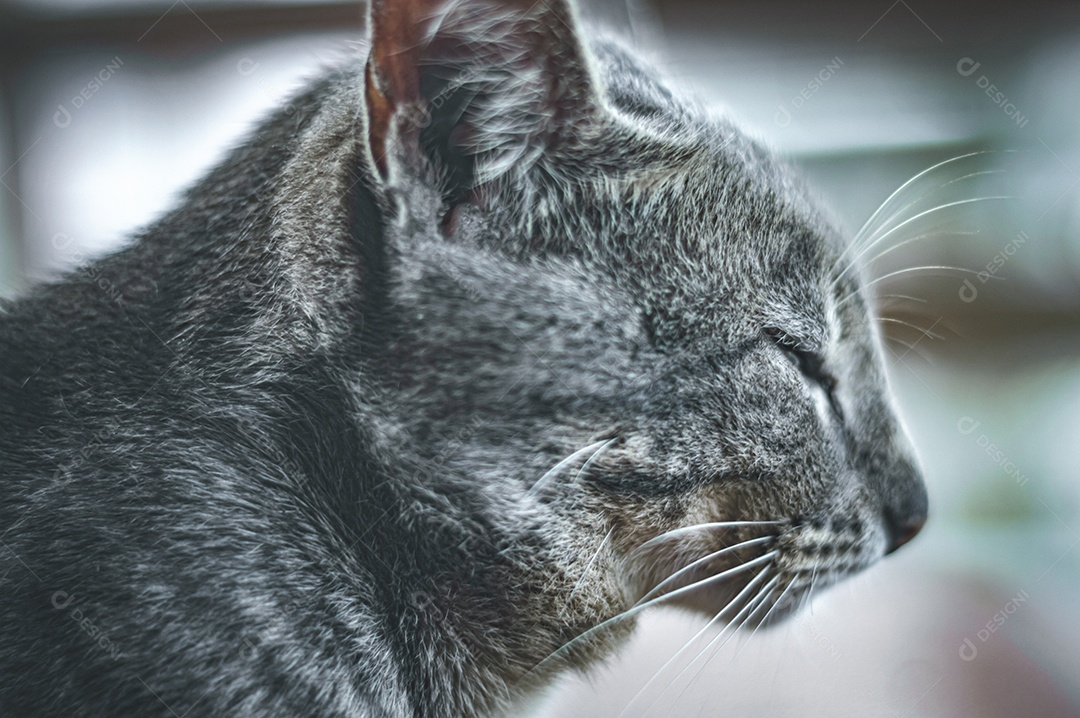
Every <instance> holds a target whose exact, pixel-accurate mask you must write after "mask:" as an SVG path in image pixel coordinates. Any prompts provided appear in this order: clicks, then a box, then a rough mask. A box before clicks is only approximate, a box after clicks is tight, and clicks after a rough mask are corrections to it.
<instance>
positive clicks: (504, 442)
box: [0, 0, 926, 718]
mask: <svg viewBox="0 0 1080 718" xmlns="http://www.w3.org/2000/svg"><path fill="white" fill-rule="evenodd" d="M530 8H531V9H530ZM372 13H373V17H372V23H371V25H372V27H373V28H374V30H373V38H372V47H373V48H374V49H373V51H372V52H371V53H370V55H369V54H368V53H367V51H365V52H364V53H363V56H362V57H359V58H357V59H355V60H351V61H349V62H347V63H345V64H343V65H342V66H341V67H340V68H338V69H335V70H332V71H330V72H327V73H326V74H325V75H324V76H323V77H321V78H320V79H318V80H317V81H315V82H313V83H312V84H311V86H310V87H309V88H308V89H307V90H306V91H304V92H303V94H301V95H300V96H299V97H298V98H296V99H294V100H293V101H292V102H291V103H290V105H289V110H288V111H284V110H283V111H281V112H279V113H278V114H275V115H274V116H272V117H270V118H269V119H268V120H267V121H265V122H264V123H263V124H262V125H260V126H259V127H258V128H257V129H256V130H255V132H254V133H253V134H252V135H251V138H250V139H249V140H248V141H247V142H245V143H244V144H243V145H242V146H240V147H239V148H237V149H236V150H235V151H234V152H232V153H231V154H230V155H229V157H228V158H227V159H226V160H225V161H224V162H222V163H221V165H220V166H219V167H218V168H217V169H215V170H214V171H212V172H211V173H210V174H209V175H208V176H207V177H206V178H205V179H204V180H203V181H201V182H200V183H199V184H197V185H196V186H195V187H194V188H193V189H192V190H191V191H190V192H189V194H188V195H187V197H186V199H185V200H184V202H183V203H182V204H181V205H180V206H179V207H178V208H176V209H175V210H173V211H172V212H170V213H168V214H167V215H165V216H164V217H163V218H162V219H160V220H159V221H158V222H156V223H155V224H154V225H153V226H151V227H150V228H149V229H147V230H146V231H144V232H142V233H141V234H140V235H139V236H138V237H137V238H136V239H135V241H134V242H133V243H132V244H131V245H130V246H129V247H128V248H126V249H124V250H122V251H120V252H118V253H116V254H113V255H112V256H109V257H105V258H103V259H101V260H99V261H96V262H93V263H92V264H90V265H88V266H87V267H85V268H83V269H81V270H79V271H76V272H74V273H72V274H70V275H69V276H67V277H65V278H64V279H63V280H62V281H59V282H55V283H51V284H46V285H43V286H39V287H37V288H36V289H35V290H34V291H33V292H31V293H30V294H29V295H28V296H26V297H23V298H21V299H18V300H17V301H12V302H9V303H7V304H6V305H4V309H3V314H0V492H2V501H0V527H2V535H0V541H2V545H0V636H2V639H3V640H2V641H0V714H3V715H13V716H37V715H70V716H169V715H173V714H175V715H183V716H185V717H186V718H196V717H197V716H222V715H252V716H302V715H303V716H364V717H375V716H395V717H396V716H425V717H428V716H430V717H436V716H480V715H497V714H509V715H514V714H515V712H514V711H515V710H516V709H515V708H514V706H515V705H516V704H517V702H518V701H519V700H521V699H522V698H525V697H527V696H529V695H530V694H532V693H533V692H535V690H536V689H538V688H539V687H541V686H543V685H545V684H547V683H549V682H550V680H551V679H552V677H554V676H555V675H557V674H558V673H559V672H560V671H561V670H564V669H566V668H569V667H573V668H584V667H587V666H589V665H591V664H593V663H594V662H595V661H597V660H599V659H600V658H602V657H604V656H606V655H609V654H610V653H611V652H612V651H613V650H615V649H616V648H617V646H618V645H619V643H620V641H621V640H622V639H624V638H625V637H626V636H627V635H628V633H629V631H630V629H631V627H632V624H633V617H632V616H629V617H628V618H626V619H625V620H615V621H612V622H610V623H606V624H604V626H605V628H604V630H592V631H590V629H593V628H594V627H596V626H598V625H599V624H601V623H603V622H604V621H606V620H608V619H611V618H612V617H614V616H618V615H620V614H622V612H624V611H627V610H628V609H630V608H631V607H632V606H633V605H634V604H635V603H636V602H638V601H639V599H642V597H648V596H649V595H650V591H651V590H652V589H653V588H654V587H655V586H657V585H658V584H661V583H662V582H663V581H664V580H665V579H666V578H667V577H668V576H670V575H671V574H673V573H674V572H675V571H676V570H677V569H679V568H680V567H682V566H685V565H687V564H688V563H690V562H692V561H694V560H696V559H699V558H701V557H703V556H706V555H707V554H709V553H711V552H713V551H716V550H718V549H720V548H722V547H724V546H728V545H731V544H733V543H734V542H735V541H742V540H749V539H752V538H755V537H766V536H768V537H769V539H768V541H769V542H770V543H768V544H767V548H768V551H769V552H770V553H768V554H766V551H765V548H757V547H756V546H757V544H756V545H755V548H747V549H744V550H739V551H732V552H730V553H727V554H724V555H722V556H720V557H717V558H716V559H715V560H709V561H705V562H703V563H702V564H701V565H700V566H699V567H698V568H696V569H695V570H693V571H687V572H684V573H683V574H680V575H679V576H677V577H676V579H672V580H671V581H669V582H668V583H667V584H665V585H664V586H662V587H661V589H658V590H657V591H652V595H658V594H659V593H664V592H665V591H672V590H675V589H679V588H683V587H686V586H688V585H689V584H690V583H691V581H696V580H699V579H702V578H708V577H709V576H711V575H715V574H718V573H719V572H721V571H723V570H726V569H730V568H733V567H736V566H738V565H741V564H743V563H744V562H746V561H750V560H752V559H754V558H756V557H759V556H767V557H768V558H767V560H766V559H763V561H762V563H761V564H760V565H759V567H758V568H754V569H753V570H746V571H744V572H743V573H741V574H738V575H736V576H734V577H733V578H732V579H731V580H729V581H716V582H706V583H705V584H704V585H703V586H702V587H701V588H699V589H697V590H686V591H681V592H679V593H677V594H675V595H673V596H672V599H673V601H675V602H679V603H682V604H683V605H686V606H690V607H693V608H697V609H700V610H703V611H705V612H707V613H708V614H709V615H712V614H715V613H716V612H717V611H719V610H720V609H721V608H723V607H724V606H725V604H727V603H728V601H729V600H731V599H732V598H733V597H735V596H736V594H737V593H738V592H739V591H740V590H742V589H743V588H744V587H745V586H747V585H748V583H749V582H750V581H751V580H752V579H754V580H760V581H761V582H762V584H764V583H765V581H764V578H765V576H764V575H763V573H762V572H763V571H765V570H766V569H767V570H768V571H769V572H770V573H769V574H768V576H769V577H771V578H775V579H777V580H776V581H774V582H773V583H772V588H771V590H770V593H768V594H765V593H761V594H760V595H759V598H760V601H759V603H758V604H757V606H758V607H760V608H763V609H767V610H762V611H760V612H759V611H758V610H757V609H756V608H755V609H754V610H753V611H752V612H751V613H750V616H751V622H752V623H753V622H759V621H762V620H765V617H766V616H767V617H768V620H769V621H770V622H771V621H772V620H773V619H775V618H778V617H779V616H781V615H782V614H784V613H787V612H789V611H790V610H792V609H793V608H794V607H795V606H797V605H798V604H799V603H800V601H801V599H802V598H803V597H804V596H805V594H806V593H807V591H808V589H809V584H810V582H811V578H812V577H813V579H814V580H815V581H816V583H817V584H818V585H825V584H828V583H831V582H834V581H835V580H837V579H839V578H840V577H842V576H844V575H846V574H849V573H852V572H854V571H857V570H860V569H861V568H863V567H865V566H867V565H869V564H871V563H873V562H874V561H876V560H877V559H878V558H880V557H881V556H882V555H883V554H884V553H886V552H887V551H888V550H891V548H895V547H896V546H898V545H899V544H900V543H902V542H903V541H904V540H906V539H907V538H910V536H911V535H912V534H913V532H914V531H915V530H917V528H918V526H919V525H921V523H922V521H923V519H924V517H925V512H926V495H925V491H924V489H923V488H922V483H921V480H920V478H919V475H918V471H917V469H916V468H915V464H914V461H913V459H912V458H911V453H910V449H909V447H908V446H907V442H906V440H905V439H904V436H903V433H902V430H901V429H900V427H899V425H898V423H897V420H896V418H895V416H894V413H893V410H892V409H891V407H890V401H889V398H888V394H887V389H886V386H885V381H884V378H883V374H882V369H881V357H880V350H879V345H878V336H877V330H876V329H875V325H874V323H873V321H872V319H871V315H870V310H869V305H868V299H867V297H866V296H865V293H864V290H863V289H862V288H861V280H860V275H859V272H858V271H857V270H854V271H853V270H849V269H848V267H847V259H848V257H847V255H846V254H845V251H844V249H843V247H844V245H843V242H842V240H841V238H840V237H839V236H838V234H837V233H836V232H835V231H834V230H833V229H832V228H831V227H830V226H829V224H828V223H827V222H826V221H824V220H823V219H822V217H821V215H820V214H819V213H818V212H817V211H816V210H815V208H814V204H813V203H812V201H811V200H810V199H809V198H808V197H807V195H806V194H805V193H804V191H803V190H802V189H801V186H800V185H799V183H798V182H797V181H795V180H794V179H793V178H792V175H791V174H790V173H789V172H788V171H787V170H786V169H785V168H784V167H782V166H781V165H780V164H778V163H777V161H776V160H774V159H773V157H772V156H771V155H770V154H769V153H768V152H766V151H765V150H764V149H762V147H761V146H760V145H758V144H756V143H755V142H753V141H751V140H749V139H747V138H746V137H745V136H744V135H743V134H741V133H740V132H739V131H738V130H737V129H736V128H735V127H733V126H732V125H731V124H730V123H729V122H728V121H727V120H725V119H723V118H721V117H717V116H715V115H714V114H712V113H710V112H708V111H706V110H704V109H702V108H701V107H699V106H698V105H696V104H694V103H693V102H690V101H688V100H686V99H684V98H681V97H678V96H677V95H676V94H675V93H673V92H672V91H671V90H670V89H669V88H668V87H667V86H666V85H665V84H664V82H663V81H662V80H661V79H659V77H658V76H657V74H656V73H655V71H653V70H652V69H651V68H649V67H648V66H647V65H646V64H644V63H643V62H641V61H640V60H638V59H635V57H634V55H633V53H631V52H630V51H628V50H627V49H625V48H624V47H623V46H621V45H620V44H619V43H618V42H615V41H611V40H607V39H600V38H598V37H596V36H588V35H586V34H584V33H583V32H582V31H581V30H580V29H579V23H578V21H577V20H576V16H575V13H574V11H573V9H572V8H571V7H570V6H568V5H566V4H565V3H564V2H563V1H562V0H549V1H548V2H544V3H537V4H535V5H533V3H531V2H525V3H516V2H503V3H499V4H496V3H489V2H483V1H482V0H458V1H457V2H452V3H437V2H432V1H430V0H429V1H428V2H422V1H419V0H411V1H407V0H400V1H395V0H382V1H379V0H376V2H374V4H373V9H372ZM583 447H588V450H587V451H580V450H581V449H583ZM567 457H572V458H571V459H570V460H569V461H565V462H564V461H563V460H564V459H567ZM560 462H562V463H560ZM553 467H556V469H557V470H552V468H553ZM724 521H736V522H752V521H759V522H767V523H761V524H753V525H751V524H739V525H732V526H715V527H711V528H710V527H705V528H702V529H700V530H699V529H694V530H687V531H676V533H673V534H669V535H667V536H664V537H661V538H659V539H658V538H657V537H658V536H661V534H664V533H665V532H669V531H672V530H676V529H679V528H680V527H688V526H692V525H695V524H699V523H706V524H711V523H713V522H724ZM781 589H783V590H781ZM736 603H737V605H739V606H742V605H744V603H745V602H744V603H738V601H737V602H736ZM586 631H590V632H589V633H587V634H586ZM582 634H586V635H585V637H584V638H581V639H576V637H578V636H580V635H582ZM575 639H576V640H575Z"/></svg>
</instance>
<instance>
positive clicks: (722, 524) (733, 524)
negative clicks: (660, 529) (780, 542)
mask: <svg viewBox="0 0 1080 718" xmlns="http://www.w3.org/2000/svg"><path fill="white" fill-rule="evenodd" d="M783 523H785V522H784V521H710V522H707V523H701V524H693V525H691V526H681V527H679V528H677V529H672V530H671V531H665V532H664V533H662V534H659V535H657V536H653V537H652V538H651V539H649V540H648V541H646V542H645V543H643V544H641V545H640V546H638V547H637V548H636V549H634V552H635V553H636V552H638V551H641V550H643V549H646V548H648V547H650V546H655V545H656V544H658V543H661V542H663V541H666V540H667V539H669V538H675V537H677V536H682V535H683V534H688V533H692V532H694V531H702V530H706V529H724V528H738V527H741V526H779V525H780V524H783Z"/></svg>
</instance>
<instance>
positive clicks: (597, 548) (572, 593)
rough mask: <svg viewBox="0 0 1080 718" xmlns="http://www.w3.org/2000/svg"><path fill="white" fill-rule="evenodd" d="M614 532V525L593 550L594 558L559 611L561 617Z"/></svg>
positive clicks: (586, 565) (582, 572) (587, 564)
mask: <svg viewBox="0 0 1080 718" xmlns="http://www.w3.org/2000/svg"><path fill="white" fill-rule="evenodd" d="M613 533H615V527H614V526H612V527H611V528H610V529H608V532H607V535H606V536H604V538H603V540H601V541H600V545H599V546H597V547H596V551H595V552H593V555H592V558H590V559H589V561H588V563H586V564H585V568H584V569H582V571H581V575H580V576H578V580H577V581H576V582H575V583H574V588H572V589H571V590H570V595H569V596H567V597H566V605H564V606H563V607H562V610H561V611H559V618H562V617H563V616H564V615H565V614H566V611H567V609H568V608H570V604H571V602H573V600H574V596H576V595H577V592H578V589H580V588H581V584H582V583H584V582H585V578H586V577H587V576H588V575H589V571H591V570H592V567H593V564H594V563H596V559H597V558H599V557H600V553H601V552H602V551H603V550H604V547H605V546H606V545H607V542H608V541H609V540H611V535H612V534H613Z"/></svg>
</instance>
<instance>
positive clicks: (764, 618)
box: [731, 581, 795, 663]
mask: <svg viewBox="0 0 1080 718" xmlns="http://www.w3.org/2000/svg"><path fill="white" fill-rule="evenodd" d="M794 585H795V583H794V582H793V581H788V585H787V586H785V587H784V590H783V591H781V592H780V595H779V596H777V597H776V600H775V601H773V605H772V607H771V608H770V609H769V610H768V611H767V612H766V613H765V615H764V616H762V617H761V620H760V621H759V622H758V625H756V626H754V630H753V631H750V635H749V636H747V638H746V640H745V641H743V643H742V645H741V646H739V649H738V650H737V651H735V655H734V656H732V657H731V662H732V663H734V662H735V659H737V658H738V657H739V654H740V653H742V649H743V648H744V647H745V646H746V645H747V644H749V643H750V642H751V641H753V640H754V636H755V635H756V634H757V632H758V629H759V628H761V627H762V626H764V625H765V623H766V621H768V620H769V616H771V615H772V613H773V611H775V610H776V609H777V608H778V607H779V606H780V604H781V603H783V601H784V596H786V595H787V594H788V591H790V590H791V588H792V586H794Z"/></svg>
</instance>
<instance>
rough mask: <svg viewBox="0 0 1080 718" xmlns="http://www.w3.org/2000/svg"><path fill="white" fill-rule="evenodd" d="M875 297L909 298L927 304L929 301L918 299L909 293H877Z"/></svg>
mask: <svg viewBox="0 0 1080 718" xmlns="http://www.w3.org/2000/svg"><path fill="white" fill-rule="evenodd" d="M877 298H878V299H907V300H910V301H912V302H919V303H920V304H929V302H928V301H927V300H925V299H920V298H919V297H913V296H911V295H910V294H878V295H877Z"/></svg>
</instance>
